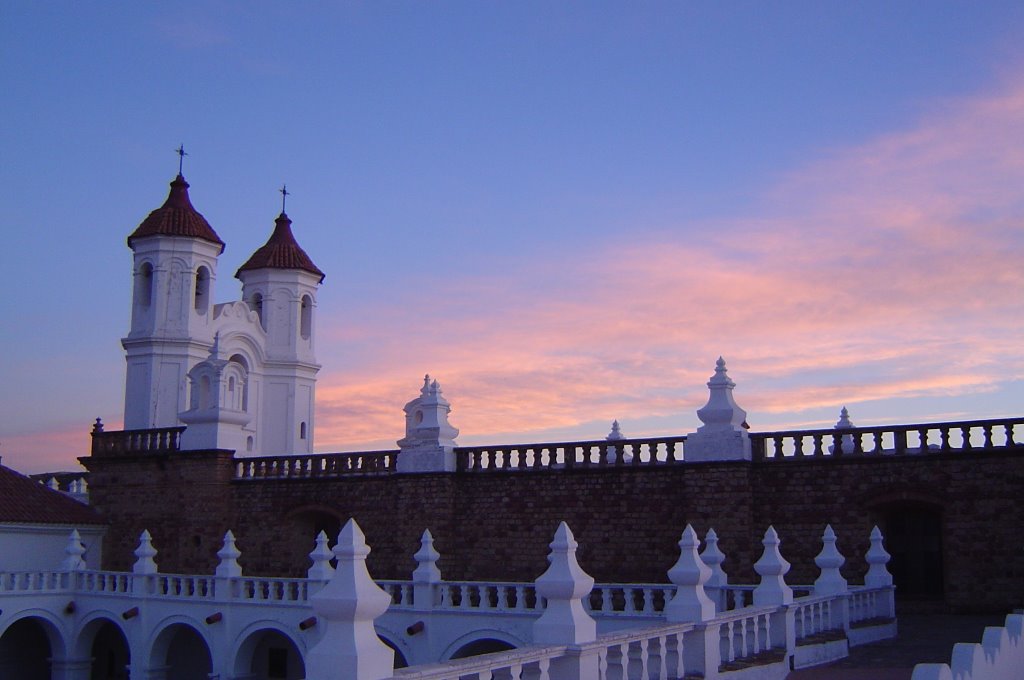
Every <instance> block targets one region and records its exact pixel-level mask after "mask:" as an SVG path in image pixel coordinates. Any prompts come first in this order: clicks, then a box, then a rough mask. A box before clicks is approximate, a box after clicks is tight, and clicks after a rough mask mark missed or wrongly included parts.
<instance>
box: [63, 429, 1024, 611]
mask: <svg viewBox="0 0 1024 680" xmlns="http://www.w3.org/2000/svg"><path fill="white" fill-rule="evenodd" d="M83 462H85V463H86V465H87V467H89V469H90V472H91V476H90V493H91V496H92V502H93V504H94V506H95V507H96V508H97V509H98V510H100V511H101V512H102V513H104V514H105V515H106V516H107V517H108V518H109V519H110V520H111V522H112V528H111V531H110V532H109V533H108V537H107V542H106V544H105V546H104V557H105V561H106V565H105V566H106V567H107V568H112V569H128V568H130V566H131V564H132V562H133V561H134V557H133V556H132V551H133V550H134V548H135V547H136V545H137V539H138V535H139V533H140V532H141V531H142V529H143V528H148V529H149V530H150V532H151V533H152V534H153V542H154V545H155V546H156V547H157V549H158V550H159V551H160V554H159V555H158V556H157V562H158V564H159V565H160V568H161V571H165V572H178V573H181V572H193V573H194V572H199V573H212V572H213V569H214V567H215V565H216V561H217V560H216V552H217V550H218V549H219V548H220V540H221V537H222V536H223V534H224V532H225V531H226V530H227V529H229V528H230V529H232V530H233V531H234V533H235V536H236V538H237V544H238V547H239V549H240V550H241V551H242V557H241V559H240V562H241V564H242V565H243V568H244V569H245V572H246V573H248V574H253V575H257V574H259V575H302V574H304V573H305V570H306V568H307V566H308V564H309V562H308V559H307V558H306V554H307V553H308V552H309V551H310V550H311V549H312V545H313V537H314V533H315V526H317V522H319V523H320V524H323V521H324V519H325V518H326V519H327V520H330V519H331V518H333V521H334V522H335V525H337V524H338V523H339V522H341V523H343V522H344V520H346V519H347V518H348V517H355V519H356V521H357V522H359V524H360V526H361V527H362V528H363V530H364V532H365V533H366V538H367V543H368V544H369V545H370V546H371V548H372V552H371V554H370V556H369V559H368V565H369V567H370V570H371V573H372V574H373V575H374V576H376V577H378V578H409V577H410V574H411V572H412V570H413V568H414V567H415V561H414V560H413V558H412V555H413V553H414V552H415V551H416V549H417V548H418V545H419V537H420V534H421V533H422V532H423V530H424V529H425V528H429V529H430V531H431V533H432V534H433V535H434V538H435V547H436V548H437V549H438V550H439V552H440V553H441V560H440V563H439V566H440V568H441V570H442V574H443V576H444V577H445V578H447V579H451V580H462V579H466V580H470V579H472V580H507V581H532V580H533V579H535V578H536V577H537V576H538V575H539V574H540V573H542V572H543V571H544V569H545V567H546V555H547V544H548V543H549V542H550V540H551V537H552V535H553V533H554V530H555V528H556V526H557V524H558V522H559V521H561V520H565V521H567V522H568V523H569V526H570V527H571V528H572V530H573V532H574V534H575V535H576V538H577V540H578V541H579V543H580V550H579V559H580V564H581V565H582V566H583V568H584V569H586V570H587V571H588V572H589V573H590V574H592V575H593V576H594V577H595V578H596V579H597V580H598V582H667V576H666V572H667V571H668V569H669V568H670V567H671V566H672V564H673V563H674V562H675V560H676V558H677V557H678V548H677V546H676V543H677V542H678V540H679V536H680V534H681V532H682V529H683V528H684V527H685V525H686V524H687V523H688V522H689V523H692V524H693V525H694V528H695V529H696V530H697V531H698V533H699V534H700V535H701V537H703V535H704V533H705V532H706V531H707V529H708V528H709V527H714V529H715V530H716V531H717V533H718V535H719V538H720V542H719V547H720V548H721V549H722V550H723V552H725V553H726V555H727V560H726V562H725V564H724V567H725V569H726V572H727V573H728V574H729V576H730V581H731V582H734V583H752V582H754V578H755V574H754V572H753V569H752V567H751V565H752V564H753V562H754V561H756V560H757V558H758V557H759V556H760V553H761V544H760V541H761V537H762V535H763V533H764V531H765V529H766V528H767V527H768V525H769V524H774V525H775V527H776V529H777V530H778V532H779V535H780V537H781V538H782V545H781V549H782V553H783V555H784V556H785V557H786V559H788V560H789V561H790V562H791V563H792V564H793V569H792V571H791V572H790V574H789V576H787V581H788V582H789V583H790V584H810V583H813V581H814V579H815V578H816V576H817V569H816V567H815V566H814V563H813V559H814V556H815V555H816V554H817V552H818V551H819V550H820V547H821V533H822V531H823V529H824V526H825V524H826V523H831V524H832V526H833V528H834V529H835V531H836V533H837V534H838V536H839V542H838V547H839V549H840V551H841V552H842V553H843V554H844V555H845V556H846V558H847V564H846V566H844V568H843V574H844V576H846V577H847V578H848V579H849V580H850V581H851V582H860V580H861V579H862V578H863V573H864V571H865V566H864V565H863V554H864V551H865V550H866V548H867V536H868V533H869V531H870V530H871V527H872V526H873V525H874V524H880V525H881V526H882V529H883V531H885V529H886V522H887V521H890V520H891V518H893V517H894V516H895V515H898V513H899V512H900V511H901V508H906V507H924V508H931V509H933V510H934V511H936V512H938V513H939V514H940V516H941V523H942V532H943V536H942V560H943V562H944V580H945V601H946V605H947V608H948V609H950V610H954V611H1008V610H1009V609H1011V608H1013V607H1019V606H1021V605H1022V604H1024V553H1022V551H1021V548H1020V546H1021V543H1022V540H1021V539H1022V531H1024V530H1022V529H1021V527H1022V526H1024V507H1022V505H1024V504H1022V503H1021V501H1020V498H1021V497H1022V496H1024V455H1022V452H1021V449H1019V448H1018V449H1016V450H1012V451H1002V452H988V453H954V454H929V455H927V456H913V455H908V456H900V457H899V458H895V457H888V456H886V457H878V458H874V457H865V458H857V459H854V458H849V459H825V460H813V461H783V462H773V461H766V462H758V463H745V462H730V463H694V464H689V465H680V466H665V467H651V468H645V467H638V468H628V469H615V470H612V469H605V470H552V471H537V472H488V473H455V474H408V475H383V476H366V477H347V478H334V479H317V480H309V479H282V480H245V481H234V480H232V473H233V464H232V459H231V455H230V453H229V452H223V451H220V452H217V451H214V452H189V453H179V454H175V455H173V456H166V455H163V456H152V457H146V456H139V457H132V458H120V459H94V458H85V459H83ZM332 538H333V537H332ZM891 547H892V546H890V548H891Z"/></svg>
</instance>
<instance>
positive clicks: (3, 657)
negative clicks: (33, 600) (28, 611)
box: [0, 616, 53, 680]
mask: <svg viewBox="0 0 1024 680" xmlns="http://www.w3.org/2000/svg"><path fill="white" fill-rule="evenodd" d="M49 626H51V624H50V623H49V622H47V621H44V620H43V619H39V618H36V617H32V616H29V617H26V618H24V619H20V620H18V621H15V622H14V623H12V624H11V625H10V626H8V628H7V630H5V631H4V634H3V635H0V678H18V680H50V658H51V657H52V656H53V648H52V646H51V645H50V631H48V627H49Z"/></svg>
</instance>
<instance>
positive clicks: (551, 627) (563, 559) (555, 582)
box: [533, 522, 597, 645]
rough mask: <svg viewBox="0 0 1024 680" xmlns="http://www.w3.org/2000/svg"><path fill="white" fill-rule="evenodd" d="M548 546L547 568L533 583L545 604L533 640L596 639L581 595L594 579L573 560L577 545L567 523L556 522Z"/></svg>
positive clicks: (552, 642) (572, 641)
mask: <svg viewBox="0 0 1024 680" xmlns="http://www.w3.org/2000/svg"><path fill="white" fill-rule="evenodd" d="M550 547H551V553H550V554H549V555H548V562H549V564H548V568H547V571H545V572H544V573H543V574H541V575H540V576H538V577H537V580H536V581H535V582H534V586H535V588H536V591H537V595H538V596H540V597H543V598H544V599H545V600H547V607H545V609H544V613H543V614H541V616H540V618H539V619H537V620H536V621H534V622H533V641H534V643H536V644H549V645H560V644H569V645H573V644H581V643H584V642H592V641H594V640H596V639H597V623H596V622H595V621H594V619H593V618H592V617H591V616H590V614H588V613H587V611H586V609H585V608H584V607H583V598H584V597H586V596H587V595H589V594H590V591H591V590H593V588H594V579H593V577H592V576H590V575H589V574H587V572H585V571H583V569H582V568H581V567H580V565H579V562H577V561H576V548H578V547H579V544H578V543H576V539H575V538H574V537H573V535H572V531H570V529H569V525H568V524H566V523H565V522H562V523H560V524H559V525H558V529H557V530H556V531H555V538H554V540H553V541H551V544H550Z"/></svg>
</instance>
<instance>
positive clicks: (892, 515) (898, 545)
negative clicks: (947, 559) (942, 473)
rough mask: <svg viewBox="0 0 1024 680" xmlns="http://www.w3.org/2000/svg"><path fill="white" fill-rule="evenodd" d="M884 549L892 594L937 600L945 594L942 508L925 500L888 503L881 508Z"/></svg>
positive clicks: (907, 599) (910, 598)
mask: <svg viewBox="0 0 1024 680" xmlns="http://www.w3.org/2000/svg"><path fill="white" fill-rule="evenodd" d="M882 517H883V520H882V521H883V524H884V526H883V527H882V530H883V533H884V535H885V548H886V550H887V551H888V552H889V554H890V555H892V560H891V561H890V562H889V572H890V573H892V578H893V583H895V585H896V597H897V599H899V600H903V601H910V600H915V601H921V600H941V599H943V597H944V595H945V570H944V566H943V554H942V508H941V506H937V505H930V504H925V503H915V502H908V503H892V504H889V505H886V506H885V507H884V508H883V509H882Z"/></svg>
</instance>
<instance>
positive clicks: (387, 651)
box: [306, 519, 395, 680]
mask: <svg viewBox="0 0 1024 680" xmlns="http://www.w3.org/2000/svg"><path fill="white" fill-rule="evenodd" d="M369 554H370V548H369V546H367V545H366V537H365V536H364V535H363V532H362V530H361V529H360V528H359V525H358V524H356V522H355V520H354V519H350V520H349V521H348V522H347V523H346V524H345V526H344V527H343V528H342V530H341V533H339V534H338V542H337V544H336V545H335V546H334V555H335V557H337V558H338V566H337V568H336V569H335V570H334V576H333V577H332V578H331V580H330V581H328V582H327V584H326V585H324V587H323V588H321V589H320V590H319V591H317V592H316V593H315V594H314V595H312V596H311V597H310V598H309V601H310V604H311V605H312V607H313V611H314V612H315V613H316V616H317V617H318V618H323V619H324V620H325V625H324V628H323V631H324V633H323V637H321V638H320V640H319V641H318V642H316V644H314V645H313V647H312V649H310V650H309V654H308V655H307V656H306V677H307V678H335V677H338V674H339V672H341V670H343V671H344V675H345V677H351V678H366V679H367V680H370V679H373V680H377V679H379V678H389V677H391V676H392V674H393V670H392V669H393V666H394V658H395V657H394V651H392V649H391V648H390V647H388V646H387V645H386V644H384V643H383V642H382V641H381V639H380V638H379V637H377V634H376V632H375V631H374V628H373V621H374V619H376V618H377V617H379V616H380V615H381V614H383V613H384V612H385V611H387V609H388V605H389V604H390V603H391V596H390V595H388V594H387V593H386V592H384V591H383V590H382V589H381V588H380V586H378V585H377V584H376V583H374V582H373V579H372V578H370V572H369V571H367V569H366V556H367V555H369ZM339 669H341V670H339Z"/></svg>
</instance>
